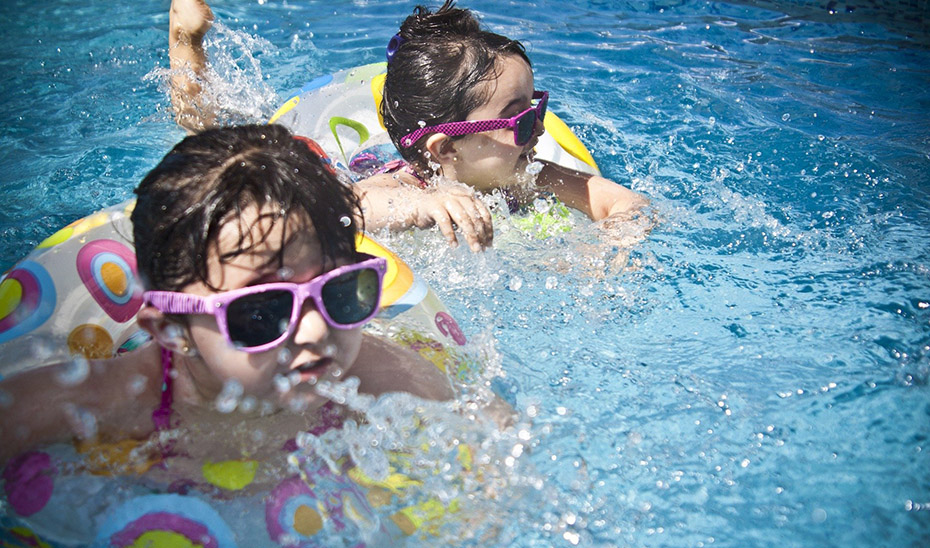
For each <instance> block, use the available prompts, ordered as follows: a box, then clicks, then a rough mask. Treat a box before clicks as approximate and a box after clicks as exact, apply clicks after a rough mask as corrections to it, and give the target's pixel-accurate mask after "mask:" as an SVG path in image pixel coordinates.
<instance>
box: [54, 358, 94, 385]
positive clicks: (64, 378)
mask: <svg viewBox="0 0 930 548" xmlns="http://www.w3.org/2000/svg"><path fill="white" fill-rule="evenodd" d="M89 374H90V363H89V362H88V361H87V358H85V357H84V356H75V357H74V358H72V359H71V361H69V362H68V363H66V364H65V365H64V366H62V367H61V368H60V369H58V371H56V372H55V380H57V381H58V383H59V384H62V385H64V386H76V385H78V384H81V383H82V382H84V381H85V380H87V376H88V375H89Z"/></svg>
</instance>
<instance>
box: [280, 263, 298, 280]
mask: <svg viewBox="0 0 930 548" xmlns="http://www.w3.org/2000/svg"><path fill="white" fill-rule="evenodd" d="M277 275H278V278H279V279H281V280H285V281H286V280H290V279H291V278H293V277H294V269H293V268H291V267H289V266H282V267H281V268H279V269H278V272H277Z"/></svg>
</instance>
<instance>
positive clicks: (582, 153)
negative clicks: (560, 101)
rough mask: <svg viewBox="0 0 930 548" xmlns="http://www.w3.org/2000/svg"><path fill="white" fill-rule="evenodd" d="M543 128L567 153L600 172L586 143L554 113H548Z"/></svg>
mask: <svg viewBox="0 0 930 548" xmlns="http://www.w3.org/2000/svg"><path fill="white" fill-rule="evenodd" d="M543 126H544V127H545V128H546V131H547V132H549V134H550V135H552V138H553V139H555V142H556V143H558V144H559V145H561V146H562V148H563V149H565V152H568V153H569V154H571V155H572V156H574V157H575V158H578V159H579V160H581V161H582V162H584V163H586V164H588V165H589V166H591V167H593V168H594V169H595V170H598V171H599V169H598V167H597V164H596V163H595V162H594V157H592V156H591V153H590V152H588V148H587V147H585V146H584V143H582V142H581V139H579V138H578V137H576V136H575V134H574V133H572V130H571V128H569V127H568V124H566V123H565V122H563V121H562V119H561V118H559V117H558V116H556V114H555V113H554V112H547V113H546V117H545V118H543Z"/></svg>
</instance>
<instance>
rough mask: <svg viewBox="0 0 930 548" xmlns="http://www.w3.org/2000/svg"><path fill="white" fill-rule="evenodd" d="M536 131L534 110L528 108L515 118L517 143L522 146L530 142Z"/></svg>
mask: <svg viewBox="0 0 930 548" xmlns="http://www.w3.org/2000/svg"><path fill="white" fill-rule="evenodd" d="M535 132H536V111H535V110H530V111H527V113H526V114H524V115H523V116H521V117H520V118H519V119H518V120H517V144H518V145H520V146H523V145H525V144H527V143H529V142H530V139H532V138H533V134H534V133H535Z"/></svg>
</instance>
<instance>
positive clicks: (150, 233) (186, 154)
mask: <svg viewBox="0 0 930 548" xmlns="http://www.w3.org/2000/svg"><path fill="white" fill-rule="evenodd" d="M135 192H136V196H137V197H138V198H137V202H136V207H135V209H134V210H133V212H132V225H133V238H134V240H135V246H136V259H137V264H138V269H139V274H140V276H141V278H142V282H143V285H144V286H145V287H146V289H157V290H169V291H180V290H181V289H183V288H184V287H185V286H187V285H189V284H191V283H195V282H203V283H205V284H206V285H207V286H208V287H211V288H212V289H217V288H215V287H213V286H212V285H211V284H210V282H209V276H208V274H209V271H208V269H207V260H208V258H209V256H210V253H209V252H210V250H211V247H212V246H216V245H217V243H218V237H219V233H220V229H221V228H222V227H223V226H224V225H225V224H226V223H227V222H236V219H237V218H238V216H239V215H240V214H241V212H242V211H243V210H244V209H246V208H248V207H249V206H252V205H256V206H258V207H259V208H263V207H265V206H268V205H271V206H272V207H273V211H274V213H269V214H268V215H269V216H272V217H274V219H275V221H276V222H277V221H278V220H280V221H288V220H292V219H294V220H297V221H298V222H299V224H300V225H301V226H312V227H313V229H314V231H315V233H316V237H317V239H318V240H319V242H320V246H321V248H322V253H323V255H324V256H325V257H328V258H331V259H338V258H354V256H355V235H356V232H357V230H361V228H360V227H356V226H354V225H355V219H361V209H360V205H359V202H358V198H357V197H356V196H355V194H354V193H353V191H352V189H351V188H349V187H348V186H347V185H345V184H343V183H342V182H341V181H340V180H339V179H338V178H337V176H336V174H335V173H334V172H333V171H332V168H330V167H329V166H328V165H327V164H326V163H325V162H324V161H323V160H322V159H321V158H320V156H319V155H318V154H316V153H315V152H313V151H311V149H310V148H309V147H308V144H307V143H306V142H304V141H302V140H300V139H299V138H295V137H294V136H293V135H291V133H290V132H289V131H288V130H287V129H285V128H284V127H282V126H276V125H254V126H239V127H228V128H220V129H212V130H207V131H204V132H203V133H200V134H197V135H193V136H190V137H187V138H186V139H184V140H183V141H181V142H180V143H179V144H178V145H177V146H175V147H174V148H173V149H172V150H171V152H169V153H168V154H167V155H166V156H165V157H164V158H163V159H162V161H161V162H160V163H159V164H158V166H156V167H155V169H153V170H152V171H150V172H149V173H148V175H146V176H145V178H144V179H143V180H142V182H141V183H140V184H139V186H138V188H136V190H135ZM346 219H348V220H349V221H351V222H346ZM239 235H240V236H239V243H238V245H237V246H236V248H235V249H233V250H231V251H229V252H227V253H224V254H223V255H222V256H221V257H220V261H221V262H225V261H228V260H229V259H231V258H234V257H236V256H238V255H240V254H242V253H247V252H248V251H249V250H250V249H252V248H254V247H255V246H256V245H258V244H260V243H262V241H264V239H265V238H266V237H267V234H265V235H262V236H261V239H260V240H259V241H256V240H255V239H254V238H252V237H251V233H250V227H248V226H240V230H239ZM285 238H286V235H282V241H281V248H280V249H279V251H278V256H277V258H276V260H277V261H278V263H279V264H283V260H284V256H283V254H284V250H283V245H284V243H285Z"/></svg>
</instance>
